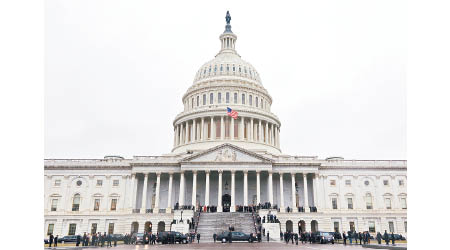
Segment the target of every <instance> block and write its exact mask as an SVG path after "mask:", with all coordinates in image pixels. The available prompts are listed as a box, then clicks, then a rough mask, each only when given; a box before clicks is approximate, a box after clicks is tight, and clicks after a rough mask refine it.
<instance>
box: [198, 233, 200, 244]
mask: <svg viewBox="0 0 450 250" xmlns="http://www.w3.org/2000/svg"><path fill="white" fill-rule="evenodd" d="M198 243H200V234H197V244H198Z"/></svg>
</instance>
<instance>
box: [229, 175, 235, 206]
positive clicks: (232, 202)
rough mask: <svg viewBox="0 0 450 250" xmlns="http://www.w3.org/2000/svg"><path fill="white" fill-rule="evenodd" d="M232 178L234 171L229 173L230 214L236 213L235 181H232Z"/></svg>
mask: <svg viewBox="0 0 450 250" xmlns="http://www.w3.org/2000/svg"><path fill="white" fill-rule="evenodd" d="M234 177H235V171H234V170H233V171H231V207H230V212H236V204H235V200H236V195H235V194H236V192H235V186H236V185H235V181H234Z"/></svg>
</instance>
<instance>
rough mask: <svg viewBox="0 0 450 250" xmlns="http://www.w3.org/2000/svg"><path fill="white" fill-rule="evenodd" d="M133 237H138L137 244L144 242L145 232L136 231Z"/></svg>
mask: <svg viewBox="0 0 450 250" xmlns="http://www.w3.org/2000/svg"><path fill="white" fill-rule="evenodd" d="M133 237H136V244H139V243H144V234H143V233H134V234H133Z"/></svg>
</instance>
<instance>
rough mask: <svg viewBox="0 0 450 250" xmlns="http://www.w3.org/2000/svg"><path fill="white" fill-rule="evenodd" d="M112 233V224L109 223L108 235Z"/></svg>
mask: <svg viewBox="0 0 450 250" xmlns="http://www.w3.org/2000/svg"><path fill="white" fill-rule="evenodd" d="M113 233H114V223H109V225H108V234H113Z"/></svg>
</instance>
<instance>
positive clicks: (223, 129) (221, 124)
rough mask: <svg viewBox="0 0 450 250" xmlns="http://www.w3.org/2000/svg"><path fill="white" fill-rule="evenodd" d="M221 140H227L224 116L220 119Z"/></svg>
mask: <svg viewBox="0 0 450 250" xmlns="http://www.w3.org/2000/svg"><path fill="white" fill-rule="evenodd" d="M220 139H221V140H223V139H225V126H224V122H223V116H221V117H220Z"/></svg>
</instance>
